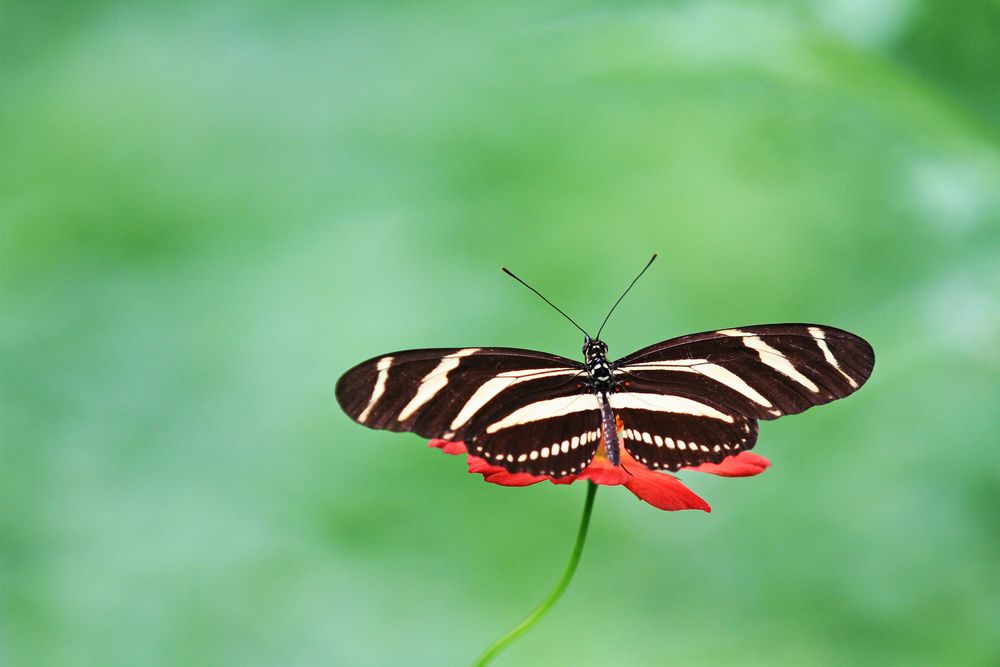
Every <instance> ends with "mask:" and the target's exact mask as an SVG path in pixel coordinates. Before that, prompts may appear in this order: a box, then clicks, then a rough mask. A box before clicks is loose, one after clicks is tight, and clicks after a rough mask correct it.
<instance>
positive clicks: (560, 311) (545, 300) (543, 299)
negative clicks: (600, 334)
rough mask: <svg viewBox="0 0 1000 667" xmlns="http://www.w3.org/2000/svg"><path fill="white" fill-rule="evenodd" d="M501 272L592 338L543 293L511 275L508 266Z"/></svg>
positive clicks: (503, 267)
mask: <svg viewBox="0 0 1000 667" xmlns="http://www.w3.org/2000/svg"><path fill="white" fill-rule="evenodd" d="M500 270H501V271H503V272H504V273H506V274H507V275H508V276H510V277H511V278H513V279H514V280H516V281H517V282H519V283H521V284H522V285H524V286H525V287H527V288H528V289H530V290H531V291H532V292H534V293H535V294H537V295H538V296H540V297H542V301H544V302H545V303H547V304H549V305H550V306H552V307H553V308H555V309H556V310H558V311H559V314H560V315H562V316H563V317H565V318H566V319H567V320H569V321H570V322H572V323H573V326H575V327H576V328H577V329H579V330H580V331H583V335H584V336H586V337H587V338H590V334H588V333H587V332H586V331H584V330H583V327H581V326H580V325H579V324H577V323H576V322H575V321H574V320H573V318H572V317H570V316H569V315H567V314H566V313H564V312H563V311H562V309H561V308H559V307H558V306H557V305H556V304H554V303H552V302H551V301H549V300H548V299H546V298H545V297H544V296H542V293H541V292H539V291H538V290H536V289H535V288H534V287H532V286H531V285H529V284H528V283H526V282H524V281H523V280H521V279H520V278H518V277H517V276H515V275H514V274H513V273H511V272H510V269H508V268H507V267H506V266H502V267H500Z"/></svg>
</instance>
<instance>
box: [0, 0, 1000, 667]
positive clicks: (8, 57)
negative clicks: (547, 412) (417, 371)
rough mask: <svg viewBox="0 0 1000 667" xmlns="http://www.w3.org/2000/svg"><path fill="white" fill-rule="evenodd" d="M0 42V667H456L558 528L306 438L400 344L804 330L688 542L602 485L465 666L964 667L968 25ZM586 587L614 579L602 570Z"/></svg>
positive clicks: (70, 24) (386, 7)
mask: <svg viewBox="0 0 1000 667" xmlns="http://www.w3.org/2000/svg"><path fill="white" fill-rule="evenodd" d="M88 7H89V8H90V9H88V10H84V9H82V8H81V7H80V6H77V5H69V4H67V5H62V4H58V3H45V4H43V3H15V4H14V5H13V6H11V5H8V6H6V7H5V9H4V10H3V11H4V15H5V16H4V18H3V20H0V304H2V318H3V325H2V326H0V368H2V369H3V371H2V373H0V406H2V407H0V663H2V664H11V665H20V664H46V665H77V664H102V665H119V664H121V665H134V664H142V665H157V664H164V665H166V664H192V665H199V664H204V665H221V664H233V665H248V664H261V665H263V664H268V665H270V664H281V665H294V664H301V665H315V664H337V665H399V664H426V665H440V664H456V663H457V664H462V663H465V662H468V661H471V660H472V659H473V658H474V657H475V655H477V653H478V652H479V651H481V650H482V649H483V648H484V647H485V646H486V645H487V643H488V642H489V641H491V640H492V639H494V638H495V637H496V636H497V635H498V634H499V633H500V632H502V631H503V630H504V629H506V628H508V627H509V626H510V625H511V624H512V623H513V622H515V621H516V620H517V619H518V618H520V617H521V616H522V615H523V613H524V612H525V611H526V610H527V609H529V608H530V607H531V606H532V605H533V604H534V603H535V602H537V601H538V599H539V598H540V597H541V596H542V595H543V594H544V592H545V591H547V590H548V589H549V588H550V587H551V585H552V583H553V581H554V580H555V578H556V577H557V576H558V573H559V571H560V568H561V567H562V565H563V563H564V562H565V559H566V557H567V553H568V550H569V549H570V546H571V542H572V539H573V535H574V531H575V528H576V522H577V519H578V515H579V511H580V506H581V505H582V503H583V494H584V489H583V488H582V487H581V486H580V485H577V486H574V487H559V488H556V487H554V486H552V485H539V486H538V487H532V488H526V489H519V490H518V489H506V488H497V487H492V486H489V485H486V484H484V483H483V482H482V481H481V480H480V479H479V478H473V477H472V476H469V475H467V474H465V473H464V468H463V465H462V463H461V462H460V461H459V460H457V459H454V458H451V457H446V456H443V455H441V454H439V453H437V452H433V451H430V450H427V449H426V448H425V447H424V446H423V443H422V441H421V440H420V439H419V438H417V437H415V436H412V435H398V434H388V433H381V432H374V431H367V430H364V429H362V428H360V427H358V426H356V425H355V424H353V423H351V422H350V421H349V420H348V419H347V418H346V417H344V416H343V415H342V414H340V411H339V409H338V407H337V405H336V402H335V401H334V399H333V384H334V382H335V381H336V378H337V377H338V376H339V374H340V373H341V372H343V371H344V370H346V368H348V367H349V366H351V365H352V364H354V363H355V362H358V361H361V360H362V359H365V358H368V357H370V356H372V355H374V354H377V353H381V352H385V351H389V350H392V349H400V348H407V347H420V346H443V345H470V344H471V345H511V346H520V347H534V348H538V349H544V350H548V351H551V352H554V353H559V354H564V355H567V356H574V357H575V356H578V354H579V346H580V342H581V341H580V340H579V334H578V333H577V332H575V331H574V330H573V329H572V328H571V327H570V326H568V325H567V324H566V323H565V322H562V321H561V320H560V318H559V316H558V315H556V314H555V313H553V312H551V311H549V310H547V309H546V308H545V307H544V305H542V304H540V303H539V302H537V300H536V299H535V297H533V296H532V295H530V294H529V293H528V292H527V291H526V290H524V289H523V288H522V287H520V286H518V285H516V284H515V283H514V282H513V281H511V280H510V279H508V278H506V277H505V276H503V275H502V274H501V273H500V272H499V270H498V269H499V267H500V265H501V264H507V265H509V266H510V267H511V268H512V269H513V270H515V271H516V272H518V273H519V274H520V275H522V276H523V277H525V278H526V279H527V280H529V281H530V282H532V283H533V284H535V285H536V286H538V287H539V289H541V290H542V291H543V292H544V293H545V294H546V295H547V296H548V297H549V298H551V299H552V300H553V301H554V302H555V303H557V304H559V305H560V306H561V307H563V308H564V309H566V310H567V312H569V313H570V314H571V315H573V317H574V318H576V319H578V320H579V321H580V322H581V324H583V325H584V326H585V327H586V326H593V325H595V324H597V323H599V322H600V318H602V317H603V315H604V313H605V312H606V309H607V308H608V307H610V305H611V303H612V302H613V300H614V298H616V297H617V295H618V293H619V292H620V290H621V289H622V288H623V287H624V286H625V285H626V284H627V282H628V280H629V279H630V278H631V277H632V276H633V275H634V274H635V272H636V271H637V270H638V269H639V268H641V266H642V263H643V262H644V261H645V260H646V259H647V258H648V256H649V255H650V254H651V253H652V252H654V251H657V252H659V253H661V259H660V261H659V262H658V263H657V265H656V266H654V268H653V269H652V270H651V272H650V273H649V274H647V276H646V277H645V278H643V280H642V282H640V283H639V284H638V285H637V286H636V289H635V290H634V291H633V293H632V294H630V295H629V297H628V299H626V300H625V301H624V302H623V303H622V305H621V306H620V308H619V310H618V311H617V313H616V315H615V317H614V318H613V319H612V320H611V322H610V323H609V325H608V327H607V329H606V331H605V338H606V339H607V340H608V342H609V344H610V346H611V355H612V356H615V355H621V354H625V353H627V352H629V351H631V350H632V349H635V348H637V347H639V346H641V345H645V344H648V343H651V342H654V341H656V340H660V339H663V338H667V337H670V336H674V335H680V334H683V333H688V332H691V331H697V330H703V329H710V328H716V327H722V326H736V325H743V324H751V323H763V322H777V321H816V322H822V323H828V324H833V325H837V326H841V327H844V328H847V329H850V330H852V331H855V332H857V333H859V334H861V335H863V336H865V337H866V338H868V339H869V340H870V341H872V343H873V344H874V346H875V349H876V353H877V356H878V362H877V364H876V368H875V374H874V376H873V378H872V380H871V382H870V383H869V385H868V386H866V387H865V389H864V390H863V391H861V392H860V393H859V394H858V395H857V396H855V397H852V398H850V399H849V400H846V401H843V402H840V403H837V404H834V405H831V406H827V407H825V408H823V409H820V410H816V411H812V412H809V413H808V414H806V415H803V416H800V417H792V418H789V419H787V420H782V421H781V422H780V423H778V424H765V425H764V426H763V428H762V436H761V440H760V444H759V446H758V449H757V451H758V452H760V453H761V454H763V455H765V456H767V457H769V458H771V459H772V460H773V461H774V464H775V465H774V467H773V468H772V469H771V470H769V471H768V472H767V473H765V474H764V475H762V476H760V477H758V478H754V479H749V480H720V479H714V478H709V477H707V476H701V477H698V476H695V474H689V475H687V476H686V477H685V479H686V480H687V481H688V482H690V483H691V485H692V487H693V488H694V489H695V490H696V491H698V492H699V493H701V494H702V495H704V496H705V497H706V498H707V499H708V500H709V501H710V502H711V503H712V505H713V508H714V511H713V513H712V514H711V515H703V514H701V513H693V512H692V513H674V514H670V513H664V512H658V511H656V510H653V509H652V508H650V507H648V506H644V505H643V504H641V503H639V502H637V501H636V500H635V499H634V498H633V497H632V496H631V494H628V493H625V492H621V493H615V492H614V490H613V489H606V490H605V491H606V492H603V493H602V494H600V495H601V498H600V499H599V500H598V502H597V505H596V508H595V513H594V521H593V525H592V527H591V534H590V539H589V544H588V547H587V551H586V552H585V553H584V555H583V560H582V562H581V565H580V569H579V571H578V573H577V578H576V580H575V581H574V582H573V585H572V586H571V587H570V589H569V590H568V592H567V594H566V596H565V597H564V599H563V601H562V603H561V605H560V606H559V607H557V608H556V609H555V610H554V611H553V613H552V614H551V615H550V616H549V617H547V618H546V619H545V621H544V623H542V624H540V625H539V627H538V628H537V629H536V630H535V631H533V632H532V633H531V634H529V635H527V636H526V637H525V638H524V639H523V640H522V641H520V642H518V643H517V644H516V645H514V646H513V647H511V649H510V650H509V651H508V652H506V653H505V654H504V655H503V656H501V658H500V659H499V660H498V661H497V664H498V665H499V664H509V665H521V664H549V665H561V664H566V665H605V664H615V663H617V664H678V665H680V664H685V665H720V664H740V665H756V664H759V665H776V664H788V665H804V664H807V665H844V664H899V665H918V664H928V665H939V664H996V663H997V662H998V661H1000V652H998V649H997V642H996V636H995V632H996V628H997V627H998V625H1000V599H998V597H997V595H996V590H995V588H996V587H995V586H994V585H992V583H995V580H996V564H997V563H998V562H1000V513H998V512H997V510H996V508H997V507H998V503H1000V492H998V490H997V489H998V488H1000V462H998V461H1000V459H998V458H997V457H996V456H995V449H996V443H997V439H998V436H997V432H996V426H997V419H996V414H997V405H998V404H1000V379H998V378H1000V353H998V347H997V345H998V341H1000V262H998V261H997V258H998V257H1000V194H998V193H1000V130H998V124H1000V107H998V106H997V104H998V98H997V95H996V92H997V90H998V89H1000V66H998V63H1000V57H998V56H1000V54H998V51H997V49H998V44H1000V22H998V20H997V11H998V10H997V4H996V3H995V2H972V1H971V0H969V1H964V2H961V3H957V2H956V3H947V10H944V9H942V8H941V6H940V3H933V2H930V1H929V0H926V1H921V0H894V1H893V2H885V3H864V2H852V1H850V0H839V1H837V2H818V1H817V2H806V1H805V0H802V1H801V2H784V3H763V2H760V3H744V2H732V1H722V0H718V1H713V2H671V3H663V4H659V5H657V4H638V3H636V4H618V5H614V6H613V7H612V6H607V5H605V6H602V5H597V4H591V5H587V4H585V3H569V2H560V3H549V4H539V3H503V4H496V5H493V6H486V5H482V4H480V3H459V4H456V5H449V4H447V3H435V4H427V3H413V4H406V3H399V4H382V5H377V6H376V5H371V4H364V3H359V4H357V5H353V6H352V5H350V4H340V5H338V6H336V7H327V6H326V5H322V4H316V5H314V4H311V3H292V4H283V3H269V2H259V3H242V4H228V5H218V6H211V5H202V4H199V3H186V4H180V5H178V4H166V5H163V6H153V5H144V4H135V3H113V2H106V3H101V4H99V5H97V4H92V5H89V6H88ZM609 564H613V565H609Z"/></svg>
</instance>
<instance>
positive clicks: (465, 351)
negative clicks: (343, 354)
mask: <svg viewBox="0 0 1000 667" xmlns="http://www.w3.org/2000/svg"><path fill="white" fill-rule="evenodd" d="M580 372H581V364H579V363H577V362H575V361H572V360H570V359H565V358H563V357H559V356H556V355H552V354H545V353H543V352H534V351H531V350H519V349H512V348H447V349H427V350H406V351H402V352H395V353H391V354H386V355H382V356H380V357H375V358H373V359H369V360H368V361H366V362H364V363H361V364H359V365H357V366H355V367H354V368H352V369H351V370H349V371H348V372H347V373H345V374H344V375H343V376H342V377H341V378H340V381H338V382H337V390H336V394H337V401H338V402H339V403H340V405H341V407H342V408H343V409H344V411H345V412H346V413H347V414H348V415H350V416H351V418H352V419H354V420H355V421H357V422H359V423H361V424H364V425H365V426H368V427H370V428H378V429H386V430H390V431H412V432H414V433H417V434H418V435H421V436H424V437H427V438H446V439H449V440H464V439H466V438H468V437H470V436H472V435H474V434H475V433H476V431H475V430H474V427H473V424H478V423H480V422H482V421H484V420H488V419H489V418H491V416H494V415H497V414H498V413H509V412H513V411H514V410H517V409H518V408H520V407H523V406H524V405H526V404H529V403H533V402H536V401H537V400H542V399H545V398H557V397H562V396H570V395H576V394H579V393H580V392H581V389H580V383H579V381H578V379H577V376H578V375H579V373H580ZM498 418H499V417H498Z"/></svg>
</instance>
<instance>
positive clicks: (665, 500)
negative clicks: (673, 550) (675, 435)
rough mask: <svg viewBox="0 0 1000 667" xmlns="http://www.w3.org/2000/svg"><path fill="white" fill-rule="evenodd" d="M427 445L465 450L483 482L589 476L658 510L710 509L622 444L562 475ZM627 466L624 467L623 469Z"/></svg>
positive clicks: (713, 466)
mask: <svg viewBox="0 0 1000 667" xmlns="http://www.w3.org/2000/svg"><path fill="white" fill-rule="evenodd" d="M429 445H430V446H431V447H437V448H438V449H440V450H441V451H443V452H444V453H445V454H454V455H459V454H466V455H467V457H468V464H469V472H470V473H479V474H480V475H482V476H483V479H485V480H486V481H487V482H490V483H491V484H499V485H501V486H528V485H530V484H537V483H538V482H544V481H545V480H549V481H550V482H552V483H553V484H572V483H573V482H575V481H576V480H578V479H589V480H590V481H591V482H594V483H595V484H603V485H605V486H618V485H623V486H624V487H625V488H626V489H628V490H629V491H631V492H632V493H634V494H635V495H636V496H637V497H638V498H639V499H640V500H644V501H646V502H647V503H649V504H650V505H652V506H653V507H657V508H659V509H661V510H704V511H706V512H711V511H712V508H711V507H709V505H708V503H706V502H705V501H704V500H702V499H701V498H700V497H698V495H697V494H696V493H695V492H694V491H692V490H691V489H689V488H687V487H686V486H684V484H682V483H681V481H680V480H679V479H677V478H676V477H673V476H671V475H668V474H666V473H663V472H658V471H655V470H651V469H649V468H647V467H646V466H644V465H642V464H641V463H639V462H638V461H636V460H635V459H634V458H632V457H631V456H629V453H628V452H627V451H625V448H624V447H623V448H622V449H621V464H622V465H618V466H615V465H612V464H611V462H610V461H608V458H607V456H606V455H605V454H604V447H603V446H601V447H599V448H598V450H597V455H596V456H594V460H593V461H591V462H590V465H588V466H587V467H586V468H584V469H583V471H582V472H580V473H578V474H576V475H567V476H566V477H559V478H555V477H550V476H549V475H531V474H529V473H526V472H508V471H507V470H505V469H504V468H501V467H500V466H495V465H493V464H492V463H487V462H486V461H485V460H484V459H481V458H479V457H476V456H472V455H471V454H468V451H467V450H466V448H465V443H462V442H452V441H450V440H438V439H435V440H431V441H430V443H429ZM770 465H771V462H770V461H768V460H767V459H765V458H764V457H763V456H758V455H757V454H754V453H753V452H740V453H739V454H737V455H735V456H730V457H729V458H727V459H725V460H723V461H722V462H721V463H703V464H702V465H700V466H695V467H693V468H683V470H697V471H698V472H707V473H711V474H713V475H721V476H723V477H750V476H751V475H758V474H760V473H762V472H764V470H765V469H766V468H768V466H770ZM626 469H627V470H626Z"/></svg>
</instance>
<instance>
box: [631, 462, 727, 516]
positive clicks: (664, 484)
mask: <svg viewBox="0 0 1000 667" xmlns="http://www.w3.org/2000/svg"><path fill="white" fill-rule="evenodd" d="M629 471H630V472H632V476H631V477H629V478H628V479H627V480H625V488H626V489H628V490H629V491H631V492H632V493H634V494H635V495H636V496H638V497H639V500H644V501H646V502H647V503H649V504H650V505H652V506H653V507H656V508H659V509H661V510H667V511H673V510H704V511H705V512H711V511H712V508H711V507H709V505H708V503H706V502H705V501H704V500H702V499H701V498H700V497H698V495H697V494H696V493H695V492H694V491H692V490H691V489H689V488H687V487H686V486H684V485H683V484H682V483H681V482H680V480H679V479H677V478H676V477H671V476H670V475H668V474H666V473H661V472H652V471H650V470H647V469H645V468H629Z"/></svg>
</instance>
